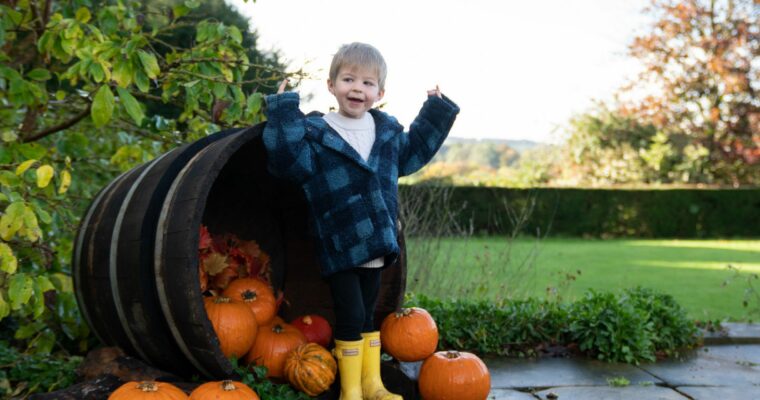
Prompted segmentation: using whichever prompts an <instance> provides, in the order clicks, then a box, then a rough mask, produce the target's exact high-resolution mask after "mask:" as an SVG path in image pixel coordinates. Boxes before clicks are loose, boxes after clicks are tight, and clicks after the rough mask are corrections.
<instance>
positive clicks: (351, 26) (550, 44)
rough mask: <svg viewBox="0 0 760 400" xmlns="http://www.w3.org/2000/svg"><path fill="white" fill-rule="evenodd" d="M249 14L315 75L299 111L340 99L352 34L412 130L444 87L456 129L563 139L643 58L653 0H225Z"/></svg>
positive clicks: (291, 60) (395, 111)
mask: <svg viewBox="0 0 760 400" xmlns="http://www.w3.org/2000/svg"><path fill="white" fill-rule="evenodd" d="M228 1H230V3H231V4H233V5H235V6H236V7H237V8H238V10H239V11H240V12H241V14H243V15H245V16H248V17H250V21H251V26H252V27H253V28H254V29H256V31H257V32H258V35H259V44H258V47H259V49H261V50H272V49H276V50H278V51H279V52H280V54H281V55H282V56H283V59H284V61H285V62H287V63H288V65H289V68H288V71H295V70H299V69H301V68H303V69H304V70H305V71H306V72H308V73H309V75H310V76H311V77H313V79H310V80H307V81H304V82H302V84H301V85H300V86H299V87H297V88H296V89H295V90H296V91H298V92H300V93H301V94H302V97H305V96H304V95H307V94H311V95H313V96H312V97H311V98H310V99H308V100H307V101H302V104H301V110H303V111H304V112H309V111H312V110H318V111H322V112H327V111H328V110H329V108H330V107H331V106H335V105H337V103H336V101H335V99H334V98H333V97H332V96H331V95H330V93H329V92H328V91H327V83H326V81H327V77H328V76H327V75H328V71H329V67H330V60H331V59H332V55H333V54H334V53H335V52H336V51H337V49H338V48H339V47H340V45H342V44H345V43H350V42H354V41H358V42H365V43H369V44H372V45H373V46H375V47H376V48H377V49H378V50H380V52H381V53H382V54H383V56H384V58H385V61H386V64H387V65H388V77H387V81H386V87H385V91H386V93H385V97H384V99H383V102H384V103H386V104H385V106H384V108H383V110H384V111H386V112H388V113H389V114H391V115H393V116H395V117H396V118H397V119H398V120H399V122H401V123H402V124H403V125H404V126H405V127H407V128H408V127H409V124H410V123H411V122H412V120H413V119H414V117H415V116H416V115H417V113H418V112H419V109H420V107H421V105H422V103H423V102H424V101H425V98H426V90H428V89H432V88H434V87H435V86H436V85H439V87H440V88H441V91H442V92H443V93H444V94H446V95H447V96H448V97H449V98H451V99H452V100H453V101H454V102H456V103H457V104H458V105H459V107H460V108H461V112H460V113H459V116H458V117H457V120H456V122H455V123H454V127H453V128H452V131H451V133H450V136H453V137H460V138H471V139H482V138H497V139H511V140H519V139H527V140H533V141H539V142H554V143H557V142H559V141H561V138H562V135H563V129H562V128H563V127H564V126H567V122H568V120H569V119H570V118H571V117H572V116H573V115H574V114H578V113H582V112H584V111H587V110H588V109H589V108H590V107H591V106H592V105H593V101H594V99H597V100H605V99H610V98H611V95H612V93H613V92H614V91H615V90H616V89H618V88H619V87H620V86H621V85H623V84H624V83H625V82H626V80H628V79H633V78H634V77H635V74H636V72H637V71H638V70H639V69H640V66H639V64H638V63H637V62H636V61H635V60H634V59H632V58H631V57H630V56H628V54H627V46H628V44H629V43H630V42H631V41H632V40H633V38H634V37H635V35H636V34H637V33H640V32H641V31H642V29H644V28H645V27H646V25H645V24H646V19H645V16H644V15H643V14H642V13H641V10H642V9H643V8H644V7H645V6H646V5H647V4H649V1H648V0H531V1H514V0H501V1H486V0H458V1H449V0H403V1H402V0H382V1H380V0H374V1H364V0H330V1H315V0H257V1H256V2H255V3H254V2H252V1H251V0H249V1H248V2H245V1H243V0H228Z"/></svg>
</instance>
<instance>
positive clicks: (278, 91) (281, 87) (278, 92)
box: [277, 78, 290, 94]
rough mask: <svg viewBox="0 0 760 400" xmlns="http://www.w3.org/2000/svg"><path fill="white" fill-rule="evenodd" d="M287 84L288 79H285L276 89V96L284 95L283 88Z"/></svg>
mask: <svg viewBox="0 0 760 400" xmlns="http://www.w3.org/2000/svg"><path fill="white" fill-rule="evenodd" d="M288 82H290V79H287V78H285V79H283V80H282V83H280V87H279V88H277V94H280V93H285V86H287V85H288Z"/></svg>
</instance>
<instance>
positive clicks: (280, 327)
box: [272, 324, 283, 333]
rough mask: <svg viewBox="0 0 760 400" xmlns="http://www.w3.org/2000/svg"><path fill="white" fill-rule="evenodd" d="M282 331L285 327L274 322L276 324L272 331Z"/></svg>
mask: <svg viewBox="0 0 760 400" xmlns="http://www.w3.org/2000/svg"><path fill="white" fill-rule="evenodd" d="M282 331H283V328H282V325H280V324H274V326H273V327H272V332H274V333H282Z"/></svg>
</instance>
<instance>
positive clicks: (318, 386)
mask: <svg viewBox="0 0 760 400" xmlns="http://www.w3.org/2000/svg"><path fill="white" fill-rule="evenodd" d="M336 370H337V365H336V364H335V359H334V358H333V356H332V354H330V352H329V351H327V350H326V349H325V348H324V347H322V346H320V345H318V344H316V343H306V344H302V345H300V346H298V347H297V348H296V349H294V350H293V351H291V352H290V353H288V354H287V356H285V377H286V378H287V379H288V382H290V384H291V385H293V386H294V387H295V388H296V389H298V390H300V391H302V392H304V393H306V394H308V395H309V396H317V395H318V394H320V393H322V392H324V391H325V390H327V389H329V388H330V385H332V383H333V382H334V381H335V372H336Z"/></svg>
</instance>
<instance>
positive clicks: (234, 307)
mask: <svg viewBox="0 0 760 400" xmlns="http://www.w3.org/2000/svg"><path fill="white" fill-rule="evenodd" d="M203 301H204V305H205V306H206V314H207V315H208V319H209V321H211V325H212V326H213V327H214V332H216V336H217V338H219V347H220V348H221V350H222V353H224V356H225V357H227V358H229V357H231V356H236V357H238V358H242V357H243V355H245V354H246V353H247V352H248V350H249V349H250V348H251V346H252V345H253V342H254V341H255V340H256V333H257V331H258V325H257V324H256V317H254V316H253V313H252V312H251V309H250V308H248V306H247V305H245V304H243V303H239V302H237V301H232V300H231V299H230V298H229V297H224V296H217V297H205V298H204V299H203Z"/></svg>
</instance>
